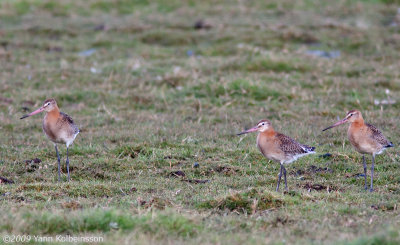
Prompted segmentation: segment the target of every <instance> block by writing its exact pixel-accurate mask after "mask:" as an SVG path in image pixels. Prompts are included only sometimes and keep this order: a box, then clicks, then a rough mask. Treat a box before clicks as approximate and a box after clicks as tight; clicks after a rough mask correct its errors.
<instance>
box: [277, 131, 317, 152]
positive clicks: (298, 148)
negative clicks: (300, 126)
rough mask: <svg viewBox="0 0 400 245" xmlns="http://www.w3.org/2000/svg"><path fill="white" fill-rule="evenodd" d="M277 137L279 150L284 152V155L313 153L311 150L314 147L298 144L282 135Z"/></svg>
mask: <svg viewBox="0 0 400 245" xmlns="http://www.w3.org/2000/svg"><path fill="white" fill-rule="evenodd" d="M277 137H278V139H279V143H280V148H281V150H282V151H283V152H285V154H286V155H300V154H306V153H310V152H313V150H314V149H315V147H310V146H308V145H303V144H300V143H299V142H297V141H295V140H294V139H292V138H290V137H288V136H286V135H284V134H278V135H277Z"/></svg>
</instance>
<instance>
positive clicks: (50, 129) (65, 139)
mask: <svg viewBox="0 0 400 245" xmlns="http://www.w3.org/2000/svg"><path fill="white" fill-rule="evenodd" d="M42 111H46V115H45V116H44V118H43V124H42V127H43V132H44V133H45V135H46V136H47V138H49V140H51V141H52V142H53V143H54V147H55V148H56V153H57V160H58V181H60V179H61V165H60V164H61V163H60V155H59V154H58V149H57V143H62V144H66V146H67V161H66V163H67V173H68V181H69V180H70V177H69V159H68V147H69V146H70V145H71V144H72V142H73V141H74V140H75V137H76V136H77V135H78V133H79V129H78V127H77V126H76V125H75V124H74V121H73V120H72V118H71V117H70V116H68V115H67V114H65V113H63V112H60V110H59V109H58V106H57V102H56V101H55V100H54V99H48V100H45V101H44V103H43V105H42V106H41V107H40V108H39V109H37V110H36V111H33V112H31V113H29V114H27V115H24V116H22V117H21V118H20V119H24V118H27V117H30V116H33V115H35V114H38V113H40V112H42Z"/></svg>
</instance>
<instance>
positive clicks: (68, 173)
mask: <svg viewBox="0 0 400 245" xmlns="http://www.w3.org/2000/svg"><path fill="white" fill-rule="evenodd" d="M67 173H68V181H69V159H68V146H67Z"/></svg>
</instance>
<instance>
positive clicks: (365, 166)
mask: <svg viewBox="0 0 400 245" xmlns="http://www.w3.org/2000/svg"><path fill="white" fill-rule="evenodd" d="M363 165H364V188H365V190H367V189H368V186H367V163H366V162H365V155H364V154H363Z"/></svg>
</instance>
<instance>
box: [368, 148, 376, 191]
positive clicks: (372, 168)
mask: <svg viewBox="0 0 400 245" xmlns="http://www.w3.org/2000/svg"><path fill="white" fill-rule="evenodd" d="M374 164H375V155H372V166H371V188H370V189H369V192H373V191H374Z"/></svg>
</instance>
